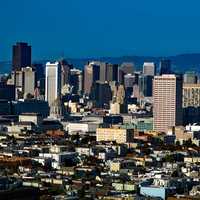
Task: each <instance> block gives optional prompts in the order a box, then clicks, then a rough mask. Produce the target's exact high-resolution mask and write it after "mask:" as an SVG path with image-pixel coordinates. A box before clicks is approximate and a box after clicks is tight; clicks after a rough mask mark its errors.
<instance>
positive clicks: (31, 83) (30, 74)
mask: <svg viewBox="0 0 200 200" xmlns="http://www.w3.org/2000/svg"><path fill="white" fill-rule="evenodd" d="M22 70H23V93H24V98H26V95H27V94H32V95H34V90H35V71H34V70H33V69H32V68H31V67H26V68H23V69H22Z"/></svg>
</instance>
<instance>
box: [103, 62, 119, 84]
mask: <svg viewBox="0 0 200 200" xmlns="http://www.w3.org/2000/svg"><path fill="white" fill-rule="evenodd" d="M105 74H106V81H116V82H117V81H118V65H116V64H111V63H106V71H105Z"/></svg>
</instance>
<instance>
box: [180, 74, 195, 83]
mask: <svg viewBox="0 0 200 200" xmlns="http://www.w3.org/2000/svg"><path fill="white" fill-rule="evenodd" d="M197 80H198V78H197V75H196V74H195V72H186V73H185V74H184V76H183V82H184V83H186V84H196V83H197Z"/></svg>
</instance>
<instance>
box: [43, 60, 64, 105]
mask: <svg viewBox="0 0 200 200" xmlns="http://www.w3.org/2000/svg"><path fill="white" fill-rule="evenodd" d="M45 76H46V78H45V101H47V102H48V103H49V105H50V106H51V104H52V103H53V102H54V101H55V100H56V99H58V98H59V97H60V94H61V65H60V64H59V62H55V63H50V62H48V63H47V64H46V74H45Z"/></svg>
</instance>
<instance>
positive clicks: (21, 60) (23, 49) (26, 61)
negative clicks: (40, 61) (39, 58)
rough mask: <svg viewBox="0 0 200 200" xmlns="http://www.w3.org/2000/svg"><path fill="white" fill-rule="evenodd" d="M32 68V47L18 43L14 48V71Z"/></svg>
mask: <svg viewBox="0 0 200 200" xmlns="http://www.w3.org/2000/svg"><path fill="white" fill-rule="evenodd" d="M27 66H31V46H29V45H28V44H27V43H24V42H18V43H17V44H16V45H14V46H13V57H12V69H13V71H16V70H20V69H21V68H24V67H27Z"/></svg>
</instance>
